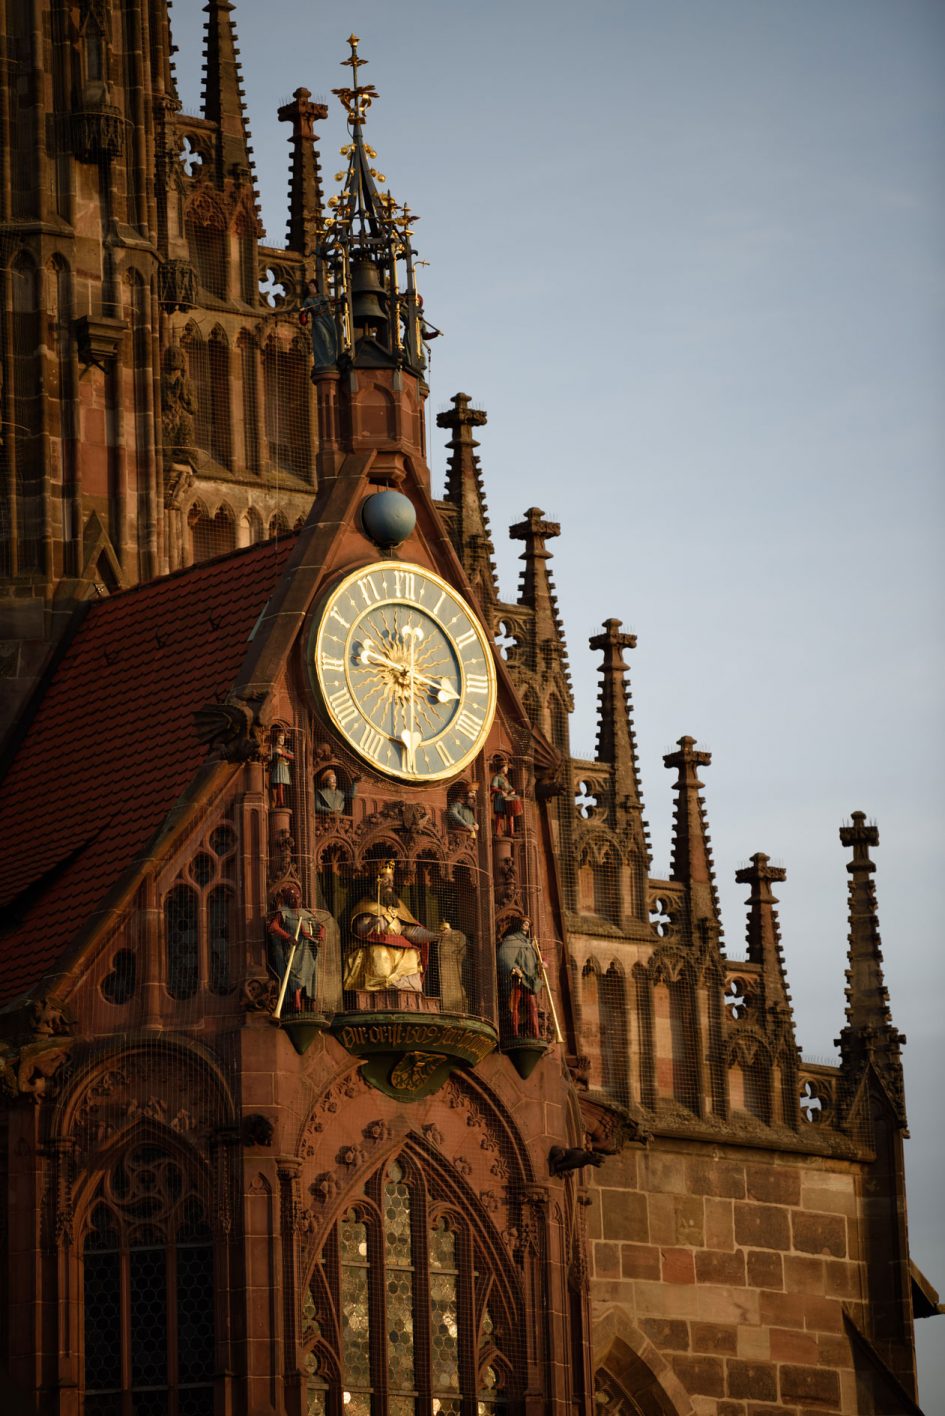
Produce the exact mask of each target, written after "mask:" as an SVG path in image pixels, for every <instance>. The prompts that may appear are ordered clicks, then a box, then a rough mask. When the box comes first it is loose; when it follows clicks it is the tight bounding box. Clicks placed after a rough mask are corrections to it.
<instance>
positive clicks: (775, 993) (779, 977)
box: [735, 851, 790, 1007]
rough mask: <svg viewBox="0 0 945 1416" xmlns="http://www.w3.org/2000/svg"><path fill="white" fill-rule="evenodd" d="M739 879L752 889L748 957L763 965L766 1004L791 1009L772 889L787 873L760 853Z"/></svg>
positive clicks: (741, 883) (737, 879) (742, 870)
mask: <svg viewBox="0 0 945 1416" xmlns="http://www.w3.org/2000/svg"><path fill="white" fill-rule="evenodd" d="M735 879H736V881H737V883H738V884H739V885H748V886H750V887H751V893H750V894H749V897H748V900H747V902H746V903H747V904H748V907H749V909H748V958H749V959H750V960H751V962H752V963H753V964H760V965H761V968H762V971H763V978H764V988H765V1002H766V1003H767V1005H768V1006H769V1007H770V1006H772V1005H775V1006H776V1005H781V1006H783V1007H789V1006H790V994H789V993H788V989H787V982H786V979H785V972H784V957H783V955H782V953H781V935H780V931H779V929H778V912H777V910H776V909H775V905H776V904H777V903H778V901H777V896H776V895H775V894H774V893H773V891H772V889H771V885H772V882H777V881H780V880H786V879H787V871H786V870H785V869H784V867H783V866H781V865H772V864H771V862H770V860H769V859H768V857H767V856H766V855H765V854H764V853H763V852H762V851H757V852H756V853H755V854H754V855H753V856H752V858H751V863H750V864H749V865H746V866H743V867H742V869H741V870H736V872H735Z"/></svg>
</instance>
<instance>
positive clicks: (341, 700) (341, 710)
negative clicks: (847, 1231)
mask: <svg viewBox="0 0 945 1416" xmlns="http://www.w3.org/2000/svg"><path fill="white" fill-rule="evenodd" d="M328 706H329V708H330V709H331V711H332V712H333V713H334V715H335V717H336V718H337V719H338V722H339V723H340V724H341V726H342V727H346V726H347V724H348V723H351V722H353V721H354V719H355V718H358V717H360V716H361V715H360V713H359V712H358V709H357V705H356V704H355V701H354V699H353V698H352V697H351V694H350V693H349V692H348V690H347V689H346V688H339V689H338V691H337V693H330V694H329V695H328Z"/></svg>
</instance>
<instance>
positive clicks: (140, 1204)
mask: <svg viewBox="0 0 945 1416" xmlns="http://www.w3.org/2000/svg"><path fill="white" fill-rule="evenodd" d="M82 1292H83V1304H82V1346H83V1386H84V1403H83V1408H82V1409H83V1412H84V1416H131V1413H132V1412H133V1413H134V1416H157V1413H161V1416H212V1412H213V1380H212V1379H213V1371H214V1351H213V1341H214V1333H213V1250H212V1245H211V1236H210V1230H209V1228H208V1226H207V1219H206V1212H205V1209H204V1206H203V1202H202V1199H201V1198H200V1197H199V1196H198V1195H197V1193H196V1192H195V1190H194V1188H193V1186H192V1184H191V1183H190V1179H189V1177H188V1175H187V1174H186V1172H185V1169H184V1167H183V1166H182V1165H181V1164H179V1163H178V1161H177V1159H175V1158H174V1157H173V1156H171V1155H169V1154H168V1153H167V1152H166V1151H165V1150H163V1149H162V1148H161V1147H160V1146H157V1145H153V1144H149V1143H145V1144H140V1145H138V1146H136V1147H134V1149H132V1150H131V1151H129V1152H128V1154H127V1155H125V1156H124V1157H123V1158H122V1159H121V1160H120V1161H119V1162H118V1164H117V1165H115V1167H114V1168H113V1169H112V1170H111V1171H110V1172H109V1173H108V1174H107V1175H106V1176H105V1178H104V1180H103V1181H102V1183H101V1185H100V1187H99V1190H98V1193H97V1194H96V1197H95V1200H94V1202H93V1204H92V1207H91V1210H90V1212H89V1216H88V1223H87V1226H86V1230H85V1234H84V1237H83V1240H82Z"/></svg>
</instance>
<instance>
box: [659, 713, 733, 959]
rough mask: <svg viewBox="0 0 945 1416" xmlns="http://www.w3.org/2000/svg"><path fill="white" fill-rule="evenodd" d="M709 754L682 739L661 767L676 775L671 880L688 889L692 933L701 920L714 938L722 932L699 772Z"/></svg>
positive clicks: (668, 754) (707, 762)
mask: <svg viewBox="0 0 945 1416" xmlns="http://www.w3.org/2000/svg"><path fill="white" fill-rule="evenodd" d="M711 761H712V754H711V753H709V752H703V751H701V750H699V749H697V747H696V740H695V738H691V737H681V738H680V739H679V742H678V751H676V752H668V753H667V754H666V755H665V757H664V758H663V765H664V766H666V767H671V768H672V767H674V768H676V770H677V771H678V773H679V776H678V778H677V780H676V782H675V783H674V786H673V790H674V791H676V792H678V793H679V795H678V797H677V798H676V806H675V809H674V812H673V857H672V868H671V870H670V879H671V880H678V881H679V882H680V883H681V884H684V885H686V886H687V887H688V898H689V913H690V926H691V928H692V930H693V931H695V929H696V928H697V926H698V924H699V922H700V921H703V920H705V921H709V922H710V923H711V924H712V926H714V931H715V933H716V935H718V934H719V933H720V932H721V916H720V911H719V897H718V891H717V890H716V887H715V870H714V867H713V864H712V849H711V846H710V844H709V831H708V825H707V822H706V815H705V804H704V803H703V800H702V797H701V796H700V792H701V790H702V787H703V783H702V782H700V780H699V775H698V769H699V768H700V767H708V766H709V764H710V763H711Z"/></svg>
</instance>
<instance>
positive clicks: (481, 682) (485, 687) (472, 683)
mask: <svg viewBox="0 0 945 1416" xmlns="http://www.w3.org/2000/svg"><path fill="white" fill-rule="evenodd" d="M466 692H467V693H488V692H489V680H488V679H487V678H486V676H485V674H469V675H468V676H467V679H466Z"/></svg>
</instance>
